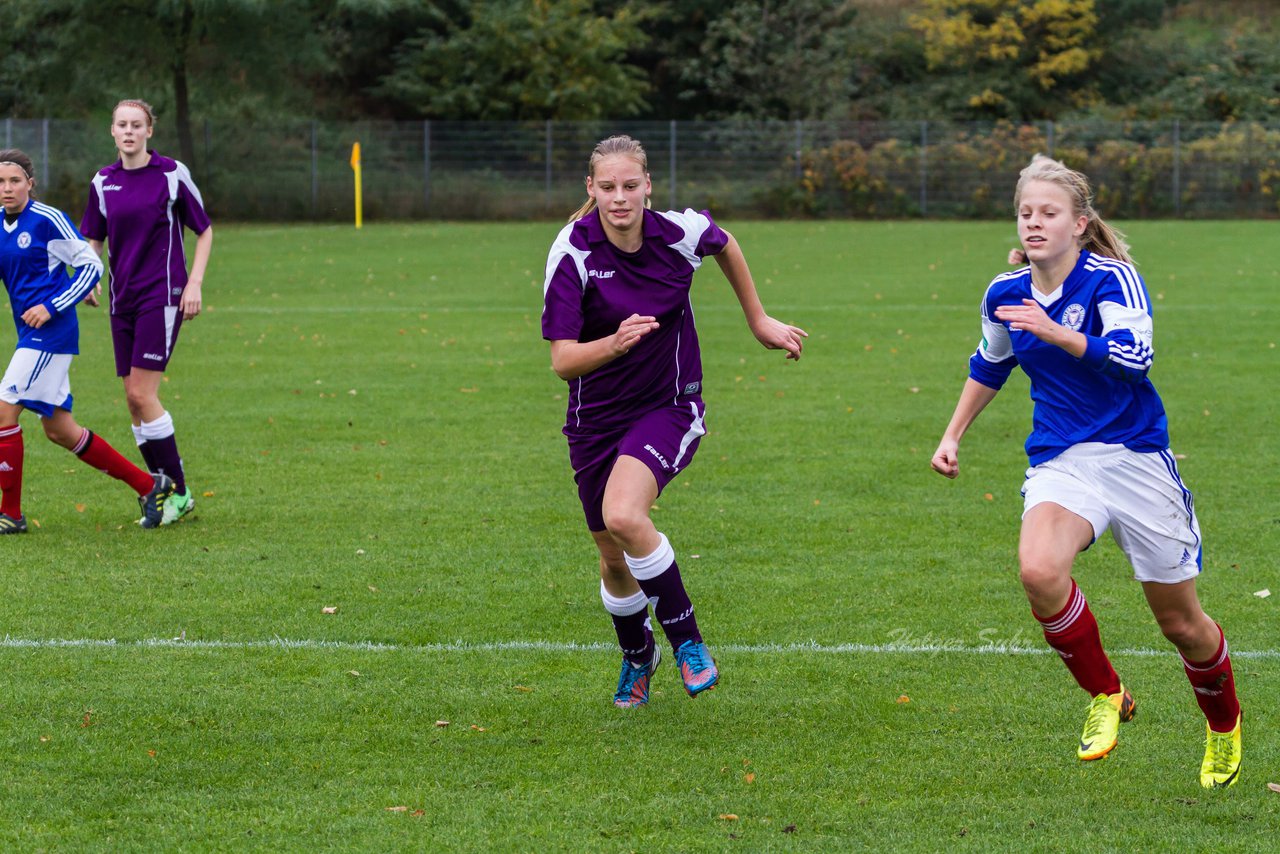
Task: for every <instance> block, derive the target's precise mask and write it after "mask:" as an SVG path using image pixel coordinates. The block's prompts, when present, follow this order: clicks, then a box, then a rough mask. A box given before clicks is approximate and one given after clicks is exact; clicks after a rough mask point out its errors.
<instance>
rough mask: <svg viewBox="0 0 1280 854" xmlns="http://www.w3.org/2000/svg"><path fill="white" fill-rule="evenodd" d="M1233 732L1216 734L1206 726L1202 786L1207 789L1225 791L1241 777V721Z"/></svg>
mask: <svg viewBox="0 0 1280 854" xmlns="http://www.w3.org/2000/svg"><path fill="white" fill-rule="evenodd" d="M1243 717H1244V715H1243V713H1242V714H1241V715H1240V717H1237V718H1236V728H1235V729H1233V730H1231V732H1214V731H1213V730H1211V729H1209V725H1208V724H1205V725H1204V727H1205V732H1206V735H1205V739H1204V762H1201V763H1200V785H1201V786H1204V787H1205V788H1206V789H1225V788H1226V787H1227V786H1233V785H1235V782H1236V778H1237V777H1239V776H1240V721H1241V719H1242V718H1243Z"/></svg>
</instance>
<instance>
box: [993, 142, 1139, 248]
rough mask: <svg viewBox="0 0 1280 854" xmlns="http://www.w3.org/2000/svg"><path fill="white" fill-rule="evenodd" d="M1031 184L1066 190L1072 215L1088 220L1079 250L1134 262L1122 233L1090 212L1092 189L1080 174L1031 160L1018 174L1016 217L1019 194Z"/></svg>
mask: <svg viewBox="0 0 1280 854" xmlns="http://www.w3.org/2000/svg"><path fill="white" fill-rule="evenodd" d="M1031 181H1047V182H1049V183H1051V184H1057V185H1058V186H1059V187H1061V188H1062V189H1064V190H1066V191H1067V195H1069V196H1070V197H1071V210H1072V213H1073V215H1074V216H1077V217H1079V216H1083V217H1085V218H1086V220H1087V222H1086V223H1085V227H1084V234H1082V235H1081V236H1080V248H1081V249H1088V250H1089V251H1090V252H1092V253H1094V254H1095V255H1103V256H1105V257H1107V258H1115V259H1116V260H1117V261H1123V262H1125V263H1126V264H1132V263H1133V258H1131V257H1130V256H1129V244H1128V243H1126V242H1125V239H1124V234H1123V233H1122V232H1121V231H1120V230H1118V229H1116V228H1113V227H1112V226H1110V225H1108V224H1107V223H1106V221H1105V220H1103V218H1102V217H1101V216H1099V215H1098V212H1097V211H1096V210H1094V209H1093V190H1091V189H1090V188H1089V179H1088V178H1087V177H1086V176H1085V175H1084V173H1083V172H1077V171H1076V170H1074V169H1069V168H1067V166H1065V165H1064V164H1063V163H1062V162H1061V161H1059V160H1054V159H1053V158H1052V157H1046V156H1045V155H1043V154H1037V155H1036V156H1035V157H1032V158H1031V163H1030V164H1029V165H1028V166H1027V168H1025V169H1023V170H1022V172H1021V173H1020V174H1019V175H1018V188H1017V190H1015V191H1014V194H1013V211H1014V216H1017V215H1018V209H1019V208H1020V207H1021V206H1022V191H1023V189H1024V188H1025V187H1026V186H1027V184H1028V182H1031Z"/></svg>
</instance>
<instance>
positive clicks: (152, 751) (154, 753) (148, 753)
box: [147, 750, 156, 759]
mask: <svg viewBox="0 0 1280 854" xmlns="http://www.w3.org/2000/svg"><path fill="white" fill-rule="evenodd" d="M147 755H148V756H150V757H151V758H152V759H155V758H156V752H155V751H154V750H148V751H147Z"/></svg>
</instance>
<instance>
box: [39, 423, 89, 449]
mask: <svg viewBox="0 0 1280 854" xmlns="http://www.w3.org/2000/svg"><path fill="white" fill-rule="evenodd" d="M40 423H41V425H42V426H43V427H44V434H45V435H46V436H48V437H49V441H50V442H53V444H55V445H61V446H62V447H64V448H66V449H67V450H68V451H69V450H71V449H72V448H74V447H75V446H76V445H77V444H78V443H79V442H80V436H81V435H82V434H83V433H84V428H82V427H81V426H80V425H79V424H77V423H75V422H74V421H69V420H63V419H53V418H41V419H40Z"/></svg>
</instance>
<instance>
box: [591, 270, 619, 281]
mask: <svg viewBox="0 0 1280 854" xmlns="http://www.w3.org/2000/svg"><path fill="white" fill-rule="evenodd" d="M616 272H618V271H617V270H588V271H587V278H590V279H612V278H613V274H614V273H616Z"/></svg>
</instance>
